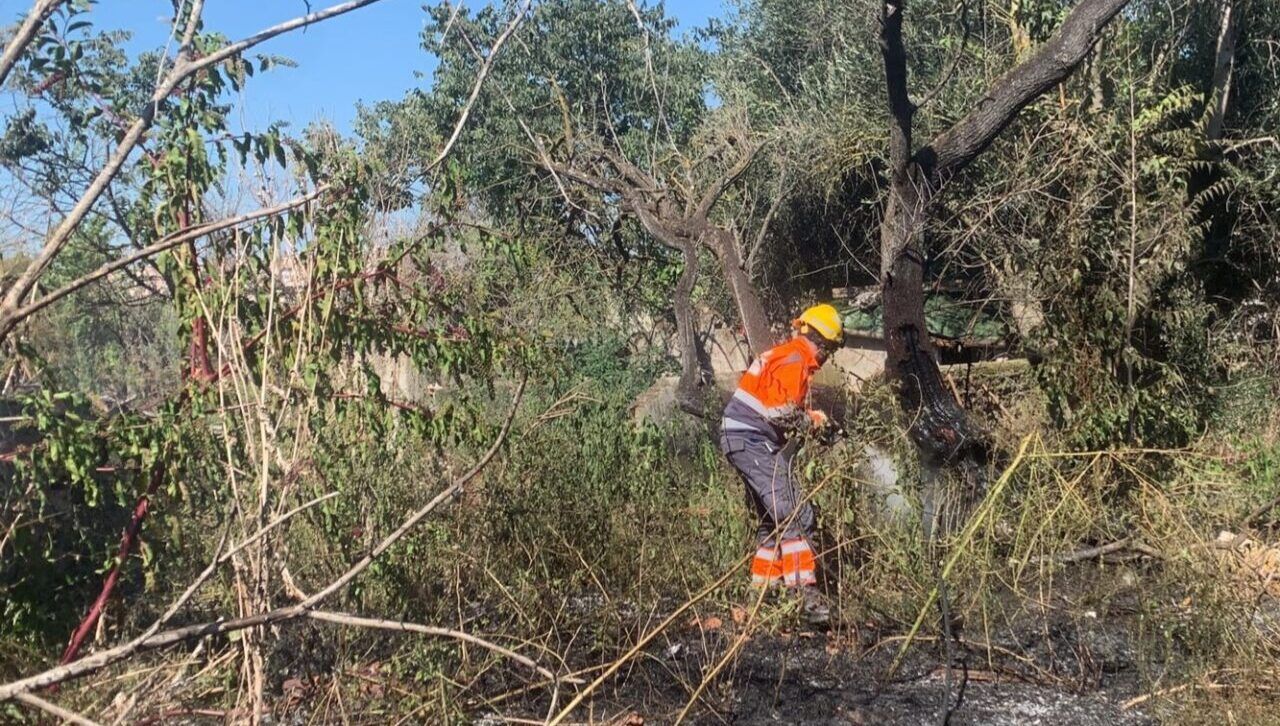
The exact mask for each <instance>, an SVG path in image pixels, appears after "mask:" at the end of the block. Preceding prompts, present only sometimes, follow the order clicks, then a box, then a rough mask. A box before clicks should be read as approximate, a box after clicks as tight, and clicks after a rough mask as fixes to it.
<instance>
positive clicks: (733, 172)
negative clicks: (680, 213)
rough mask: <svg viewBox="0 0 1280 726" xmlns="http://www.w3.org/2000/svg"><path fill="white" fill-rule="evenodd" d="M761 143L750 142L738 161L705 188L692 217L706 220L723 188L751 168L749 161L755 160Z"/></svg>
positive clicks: (723, 191) (729, 185) (761, 145)
mask: <svg viewBox="0 0 1280 726" xmlns="http://www.w3.org/2000/svg"><path fill="white" fill-rule="evenodd" d="M763 146H764V145H763V144H752V145H751V146H750V147H749V148H748V149H747V150H746V152H744V153H743V154H742V156H741V157H740V158H739V159H738V162H737V163H736V164H734V165H733V168H731V169H729V171H728V173H726V174H725V175H724V176H722V177H720V178H719V179H717V180H716V181H715V183H714V184H712V185H711V187H710V188H708V189H707V191H706V193H705V194H703V195H702V201H701V202H699V203H698V209H697V211H696V212H694V219H697V220H701V221H706V219H707V215H708V214H710V213H711V208H712V207H713V206H715V203H716V202H717V201H719V200H720V197H721V196H723V195H724V193H725V190H727V189H728V188H729V187H731V186H733V184H734V183H735V182H737V181H738V179H740V178H742V175H743V174H745V173H747V169H749V168H751V163H752V162H753V161H755V159H756V154H757V153H759V151H760V149H761V148H763Z"/></svg>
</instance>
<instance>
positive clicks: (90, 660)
mask: <svg viewBox="0 0 1280 726" xmlns="http://www.w3.org/2000/svg"><path fill="white" fill-rule="evenodd" d="M527 381H528V378H527V377H525V378H522V379H521V381H520V384H519V386H518V387H517V388H516V391H515V394H514V396H513V400H512V404H511V410H510V411H509V412H508V414H507V418H506V420H505V421H504V422H503V424H502V428H501V429H500V430H499V432H498V436H497V438H496V439H494V442H493V445H492V446H490V447H489V449H488V450H487V451H486V452H485V453H484V455H483V456H481V457H480V459H479V461H477V462H476V463H475V465H473V466H472V467H471V469H469V470H468V471H467V472H466V473H465V474H463V475H462V476H461V477H459V478H458V479H456V480H454V482H453V483H452V484H450V485H449V487H448V488H447V489H445V490H444V491H442V492H440V493H439V494H437V495H436V496H435V497H433V498H432V499H431V501H429V502H427V503H426V504H425V505H423V506H422V508H421V509H419V510H418V511H416V512H414V513H413V514H411V515H410V516H409V517H408V518H406V519H405V520H404V522H403V523H402V524H401V525H400V527H398V528H397V529H396V530H395V531H394V532H392V533H391V534H389V535H387V536H386V537H385V538H384V539H383V540H382V541H381V542H379V543H378V545H377V546H376V547H374V548H373V549H372V550H371V551H370V552H369V553H368V554H366V555H365V556H364V557H362V558H360V559H359V560H358V561H357V562H356V563H355V564H353V565H351V567H350V568H348V569H347V571H346V572H344V573H342V575H340V576H339V577H338V578H337V579H335V580H333V581H332V582H331V583H329V584H328V585H327V586H325V588H324V589H322V590H320V591H319V592H317V593H315V594H314V595H312V596H311V597H309V598H307V599H306V600H304V601H303V602H301V603H299V604H297V605H291V606H289V607H283V608H276V609H275V610H269V611H267V612H263V613H258V614H256V615H250V616H247V617H241V618H233V619H230V620H217V621H214V622H208V623H199V624H196V625H188V626H186V627H182V628H174V629H173V630H166V631H164V632H161V633H155V634H153V635H149V636H146V637H144V638H138V639H135V640H133V641H130V642H128V643H125V644H123V645H119V646H116V647H115V648H110V649H108V650H104V651H100V652H98V653H94V654H93V655H89V656H86V657H84V658H82V659H80V660H78V661H75V662H74V663H68V664H66V665H61V666H58V667H55V668H50V669H48V670H46V671H43V672H41V673H37V674H35V675H33V676H28V677H26V678H23V679H20V680H17V681H12V682H10V683H6V684H4V685H2V686H0V703H3V702H5V701H9V700H12V699H15V698H18V697H19V696H20V695H22V694H25V693H29V692H30V691H33V690H36V689H39V688H45V687H47V686H51V685H54V684H56V683H61V682H63V681H67V680H70V679H72V678H79V677H80V676H83V675H87V674H89V673H93V672H95V671H98V670H101V669H102V668H105V667H107V666H109V665H111V664H113V663H118V662H120V661H122V660H125V659H127V658H130V657H132V656H133V655H135V654H137V653H139V652H142V651H145V650H155V649H156V648H163V647H166V646H169V645H173V644H175V643H180V642H183V641H186V640H190V639H192V638H202V637H207V636H211V635H220V634H223V633H231V632H235V631H238V630H245V629H247V628H253V627H257V626H260V625H267V624H270V623H277V622H284V621H288V620H294V619H296V618H299V617H304V616H307V615H308V613H309V612H310V611H311V609H312V608H314V607H315V606H316V605H318V604H320V602H322V601H323V600H325V599H326V598H328V597H329V596H331V595H333V594H334V593H335V592H337V591H339V590H341V589H343V588H344V587H346V586H347V585H348V584H349V583H350V582H351V581H352V580H354V579H355V578H356V577H357V576H359V575H360V573H362V572H364V571H365V570H366V569H368V567H369V565H371V564H373V562H374V560H376V559H377V558H378V557H379V556H381V555H382V553H384V552H386V551H387V549H389V548H390V547H391V546H392V545H394V544H395V543H396V542H399V541H400V540H401V539H402V538H403V537H404V536H405V535H406V534H408V533H409V531H410V530H412V529H413V528H414V526H416V525H417V524H418V523H419V522H421V521H422V520H423V519H424V518H425V517H426V516H427V515H428V514H430V513H431V512H432V511H434V510H435V509H436V508H437V507H439V506H440V505H441V504H443V503H445V502H446V501H448V500H451V499H454V498H455V497H457V496H458V495H459V494H461V493H462V490H463V488H464V487H465V486H466V485H467V484H468V483H469V482H470V481H471V480H472V479H474V478H475V477H476V476H478V475H479V474H480V472H481V471H483V470H484V468H485V467H486V466H488V465H489V463H490V462H491V461H492V460H493V458H494V457H495V456H496V455H497V454H498V451H499V450H501V448H502V445H503V444H504V443H505V442H506V440H507V435H508V434H509V433H510V431H511V424H512V423H513V422H514V421H515V416H516V412H517V411H518V410H519V409H520V402H521V400H522V399H523V398H524V390H525V384H526V383H527Z"/></svg>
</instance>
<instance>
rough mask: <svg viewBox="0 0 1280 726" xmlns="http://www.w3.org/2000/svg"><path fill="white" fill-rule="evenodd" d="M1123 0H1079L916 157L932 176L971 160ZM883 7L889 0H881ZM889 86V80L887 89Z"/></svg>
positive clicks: (1066, 70) (1062, 70) (1069, 64)
mask: <svg viewBox="0 0 1280 726" xmlns="http://www.w3.org/2000/svg"><path fill="white" fill-rule="evenodd" d="M1128 2H1129V0H1081V2H1080V3H1079V4H1077V5H1076V7H1075V8H1074V9H1073V10H1072V11H1071V13H1070V14H1068V15H1067V18H1066V20H1063V21H1062V25H1061V26H1060V27H1059V28H1058V30H1057V32H1056V33H1054V34H1053V37H1052V38H1050V39H1049V40H1048V41H1047V42H1046V43H1045V44H1044V45H1042V46H1041V47H1040V49H1039V50H1037V51H1036V52H1035V54H1034V55H1032V56H1031V57H1030V58H1028V59H1027V60H1025V61H1023V62H1022V63H1020V64H1018V65H1017V66H1015V67H1014V68H1013V69H1012V70H1010V71H1009V72H1008V73H1006V74H1004V75H1003V76H1001V77H1000V78H999V79H998V80H996V82H995V84H994V85H992V87H991V88H990V89H989V90H988V92H987V94H986V95H985V96H984V97H983V98H982V99H981V100H980V101H978V104H977V107H976V108H975V109H974V110H973V111H971V112H969V114H968V115H967V116H965V117H964V118H962V119H960V120H959V121H957V122H956V123H955V124H954V125H953V126H952V127H951V128H949V129H947V130H946V131H944V132H942V133H941V134H939V135H938V136H937V137H936V138H934V139H933V141H931V142H930V143H929V144H928V145H927V146H925V147H923V148H921V149H920V151H919V152H917V153H916V155H915V158H916V160H917V161H918V162H919V163H920V164H921V166H923V167H924V168H925V169H927V170H929V171H930V172H931V176H932V177H933V178H934V180H935V181H937V180H940V179H943V178H945V177H946V176H948V175H950V174H954V173H955V172H957V171H959V170H960V169H961V168H963V167H964V166H965V165H967V164H968V163H969V162H971V161H973V159H974V158H975V157H977V155H978V154H980V153H982V151H983V150H984V149H986V148H987V146H989V145H990V144H991V142H992V141H993V140H995V138H996V136H998V135H999V134H1000V132H1001V131H1003V130H1004V128H1005V127H1006V126H1008V125H1009V124H1010V123H1012V121H1013V119H1014V118H1015V117H1016V116H1017V115H1018V112H1019V111H1021V110H1022V109H1023V108H1024V107H1025V106H1026V105H1027V104H1028V103H1031V101H1033V100H1035V99H1036V98H1037V97H1038V96H1040V94H1042V93H1044V92H1045V91H1048V90H1049V89H1050V88H1053V87H1054V86H1055V85H1057V84H1059V83H1061V82H1062V81H1063V80H1065V79H1066V78H1067V76H1069V75H1071V72H1072V71H1073V70H1075V68H1076V66H1077V65H1079V64H1080V62H1081V61H1082V60H1084V57H1085V56H1086V55H1088V53H1089V51H1090V50H1091V49H1092V48H1093V46H1094V44H1095V43H1096V42H1097V41H1098V38H1099V37H1100V36H1101V35H1102V30H1103V28H1105V27H1106V25H1107V23H1109V22H1110V21H1111V19H1112V18H1114V17H1115V16H1116V14H1117V13H1119V12H1120V10H1121V9H1122V8H1124V6H1125V5H1127V4H1128ZM886 7H891V6H890V5H889V4H888V3H886ZM886 63H887V60H886ZM892 88H893V87H892V84H890V93H891V94H892ZM895 116H896V114H895Z"/></svg>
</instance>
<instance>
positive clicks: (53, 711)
mask: <svg viewBox="0 0 1280 726" xmlns="http://www.w3.org/2000/svg"><path fill="white" fill-rule="evenodd" d="M14 698H15V700H17V701H20V702H22V703H25V704H26V705H28V706H31V707H32V708H38V709H40V710H41V711H44V712H45V713H47V714H49V715H50V716H53V717H55V718H60V719H62V720H63V721H65V722H67V723H73V724H76V726H100V725H99V724H98V722H97V721H92V720H90V719H87V718H85V717H84V716H81V715H80V714H78V713H76V712H75V711H68V710H67V709H65V708H63V707H62V706H59V705H57V704H56V703H50V702H48V701H46V700H44V699H43V698H40V697H39V696H37V695H35V694H33V693H20V694H18V695H17V696H15V697H14Z"/></svg>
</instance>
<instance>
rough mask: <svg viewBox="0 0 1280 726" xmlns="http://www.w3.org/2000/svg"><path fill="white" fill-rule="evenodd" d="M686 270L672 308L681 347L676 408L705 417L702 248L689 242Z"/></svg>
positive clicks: (683, 254)
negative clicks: (697, 305)
mask: <svg viewBox="0 0 1280 726" xmlns="http://www.w3.org/2000/svg"><path fill="white" fill-rule="evenodd" d="M680 254H681V257H682V258H683V260H684V269H683V270H681V271H680V279H679V280H678V281H676V289H675V295H674V299H673V300H672V307H673V309H674V311H675V316H676V338H677V339H678V340H679V343H680V383H679V384H678V385H677V386H676V404H677V405H678V406H680V410H682V411H684V412H685V413H689V414H692V415H694V416H702V415H704V414H705V411H703V408H702V396H701V395H699V390H700V389H701V388H702V371H703V365H702V360H703V357H704V356H703V355H702V346H701V345H699V344H698V324H697V316H696V313H695V312H694V309H693V286H694V285H696V284H697V282H698V248H697V246H696V245H694V243H693V242H692V241H686V242H685V244H684V245H682V247H681V250H680Z"/></svg>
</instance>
